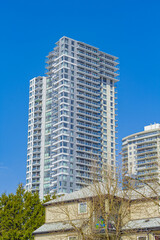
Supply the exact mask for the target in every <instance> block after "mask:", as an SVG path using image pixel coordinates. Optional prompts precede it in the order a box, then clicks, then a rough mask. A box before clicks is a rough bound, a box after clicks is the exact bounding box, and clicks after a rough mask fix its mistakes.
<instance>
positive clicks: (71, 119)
mask: <svg viewBox="0 0 160 240" xmlns="http://www.w3.org/2000/svg"><path fill="white" fill-rule="evenodd" d="M46 62H47V64H48V65H47V69H48V72H47V75H48V76H47V78H45V86H44V89H43V92H44V96H43V103H42V106H43V108H42V113H41V114H42V116H43V119H44V121H43V122H42V123H41V129H42V131H41V139H42V143H41V146H42V147H41V157H40V162H41V165H40V183H39V185H38V183H37V186H39V189H38V190H39V192H40V196H41V198H43V196H44V195H45V194H52V193H54V192H57V193H59V194H61V193H69V192H72V191H75V190H79V189H81V188H82V187H84V186H87V185H88V184H90V183H92V181H93V175H94V174H95V172H96V174H97V173H98V175H99V177H100V178H101V177H102V173H104V172H105V171H109V172H111V174H112V175H113V176H114V174H115V166H116V126H117V124H116V121H117V120H116V104H117V102H116V99H117V97H116V93H117V92H116V87H117V86H116V83H117V82H118V81H119V79H118V75H119V74H118V73H117V71H118V67H117V65H118V64H119V63H118V60H117V57H115V56H112V55H110V54H107V53H104V52H101V51H99V49H98V48H96V47H93V46H91V45H88V44H85V43H82V42H79V41H76V40H74V39H71V38H68V37H62V38H61V39H60V40H59V41H58V42H57V43H56V47H55V48H54V50H53V51H52V52H50V53H49V55H48V56H47V61H46ZM31 168H32V167H31ZM103 170H104V171H103ZM27 174H28V171H27ZM27 180H28V179H27ZM30 181H31V180H30ZM27 186H28V188H29V186H30V187H31V188H32V185H31V184H30V185H29V183H27ZM29 189H30V188H29Z"/></svg>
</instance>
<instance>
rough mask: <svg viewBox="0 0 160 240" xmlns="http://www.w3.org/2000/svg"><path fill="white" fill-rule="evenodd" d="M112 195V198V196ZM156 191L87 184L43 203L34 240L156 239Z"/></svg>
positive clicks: (159, 214) (159, 219) (159, 224)
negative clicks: (43, 213)
mask: <svg viewBox="0 0 160 240" xmlns="http://www.w3.org/2000/svg"><path fill="white" fill-rule="evenodd" d="M112 194H113V195H112ZM157 195H158V196H160V189H159V190H158V189H156V193H155V192H154V190H152V191H151V188H150V187H147V188H144V189H142V188H141V190H140V191H139V192H137V191H136V192H135V191H132V192H130V191H128V192H127V191H119V190H117V189H116V191H115V189H114V188H113V190H112V191H111V189H109V191H108V188H107V185H106V186H105V185H104V184H99V186H98V185H97V186H96V185H91V186H89V187H87V188H84V189H81V190H79V191H77V192H74V193H70V194H66V195H65V196H64V197H60V198H57V199H55V200H52V201H50V202H47V203H45V224H44V225H42V226H41V227H40V228H38V229H37V230H36V231H34V233H33V235H34V236H35V240H49V239H52V240H57V239H59V240H84V239H85V240H88V239H95V240H100V239H110V240H119V239H121V240H159V239H160V208H159V200H158V199H157Z"/></svg>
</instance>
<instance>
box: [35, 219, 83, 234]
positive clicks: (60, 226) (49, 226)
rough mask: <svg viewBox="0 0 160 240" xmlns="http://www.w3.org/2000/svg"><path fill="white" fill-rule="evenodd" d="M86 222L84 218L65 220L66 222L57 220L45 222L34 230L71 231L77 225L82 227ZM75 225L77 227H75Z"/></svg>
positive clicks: (39, 232) (42, 231)
mask: <svg viewBox="0 0 160 240" xmlns="http://www.w3.org/2000/svg"><path fill="white" fill-rule="evenodd" d="M83 223H84V219H83V221H82V220H73V221H71V222H69V221H64V222H55V223H45V224H43V225H42V226H41V227H39V228H38V229H36V230H35V231H34V232H33V235H35V234H44V233H52V232H59V231H69V230H74V229H75V227H77V228H78V227H81V226H82V225H83ZM74 226H75V227H74Z"/></svg>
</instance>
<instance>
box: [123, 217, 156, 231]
mask: <svg viewBox="0 0 160 240" xmlns="http://www.w3.org/2000/svg"><path fill="white" fill-rule="evenodd" d="M145 229H146V230H148V229H157V230H158V229H160V218H148V219H138V220H132V221H129V222H128V223H127V224H126V225H125V226H124V227H123V228H122V230H123V231H127V230H128V231H130V230H145Z"/></svg>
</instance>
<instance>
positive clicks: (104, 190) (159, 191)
mask: <svg viewBox="0 0 160 240" xmlns="http://www.w3.org/2000/svg"><path fill="white" fill-rule="evenodd" d="M108 185H109V184H108V183H106V182H99V183H95V184H92V185H89V186H88V187H84V188H82V189H81V190H79V191H74V192H72V193H67V194H65V195H63V196H61V197H57V198H56V199H54V200H51V201H49V202H46V203H44V206H47V205H52V204H56V203H60V202H70V201H80V199H81V200H82V199H89V198H93V197H96V196H98V195H99V194H103V195H113V196H114V197H118V198H123V199H126V200H132V201H134V200H138V199H146V200H149V199H150V198H157V197H160V185H159V184H157V185H155V184H150V185H146V186H145V187H142V188H133V189H128V190H122V189H121V188H118V186H117V185H116V186H115V187H114V185H112V186H108Z"/></svg>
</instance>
